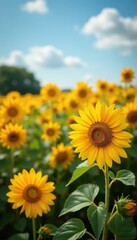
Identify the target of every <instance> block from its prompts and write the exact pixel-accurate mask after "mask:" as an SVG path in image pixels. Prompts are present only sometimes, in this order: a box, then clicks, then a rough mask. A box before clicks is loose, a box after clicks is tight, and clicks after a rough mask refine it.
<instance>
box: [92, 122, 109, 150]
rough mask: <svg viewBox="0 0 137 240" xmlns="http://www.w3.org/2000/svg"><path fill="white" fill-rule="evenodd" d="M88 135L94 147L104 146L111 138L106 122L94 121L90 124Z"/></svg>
mask: <svg viewBox="0 0 137 240" xmlns="http://www.w3.org/2000/svg"><path fill="white" fill-rule="evenodd" d="M88 137H89V139H90V140H91V141H92V143H93V145H94V146H96V147H106V146H107V145H108V144H109V143H110V142H111V139H112V131H111V129H110V128H109V126H108V125H107V124H106V123H102V122H96V123H94V124H92V125H91V127H90V128H89V132H88Z"/></svg>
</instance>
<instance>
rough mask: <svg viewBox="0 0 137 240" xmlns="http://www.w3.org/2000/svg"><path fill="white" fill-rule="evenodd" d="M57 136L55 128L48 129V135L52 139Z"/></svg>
mask: <svg viewBox="0 0 137 240" xmlns="http://www.w3.org/2000/svg"><path fill="white" fill-rule="evenodd" d="M54 134H55V130H54V129H53V128H48V129H47V135H48V136H50V137H52V136H54Z"/></svg>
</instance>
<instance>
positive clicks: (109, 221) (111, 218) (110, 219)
mask: <svg viewBox="0 0 137 240" xmlns="http://www.w3.org/2000/svg"><path fill="white" fill-rule="evenodd" d="M117 215H118V211H116V212H114V214H113V215H112V216H111V217H110V218H109V220H108V223H107V224H108V225H109V224H110V223H111V222H112V220H113V218H114V217H115V216H117Z"/></svg>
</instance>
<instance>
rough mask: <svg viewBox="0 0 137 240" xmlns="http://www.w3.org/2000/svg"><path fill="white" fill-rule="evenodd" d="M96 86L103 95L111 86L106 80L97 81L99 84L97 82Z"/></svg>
mask: <svg viewBox="0 0 137 240" xmlns="http://www.w3.org/2000/svg"><path fill="white" fill-rule="evenodd" d="M96 86H97V89H98V90H99V91H100V92H102V93H104V92H106V91H107V90H108V86H109V84H108V82H107V81H106V80H100V79H99V80H97V82H96Z"/></svg>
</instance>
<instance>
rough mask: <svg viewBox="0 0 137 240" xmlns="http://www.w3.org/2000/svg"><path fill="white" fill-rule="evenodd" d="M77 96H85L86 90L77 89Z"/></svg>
mask: <svg viewBox="0 0 137 240" xmlns="http://www.w3.org/2000/svg"><path fill="white" fill-rule="evenodd" d="M79 96H80V97H81V98H85V97H86V96H87V92H86V90H84V89H81V90H79Z"/></svg>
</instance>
